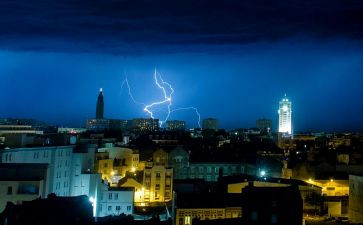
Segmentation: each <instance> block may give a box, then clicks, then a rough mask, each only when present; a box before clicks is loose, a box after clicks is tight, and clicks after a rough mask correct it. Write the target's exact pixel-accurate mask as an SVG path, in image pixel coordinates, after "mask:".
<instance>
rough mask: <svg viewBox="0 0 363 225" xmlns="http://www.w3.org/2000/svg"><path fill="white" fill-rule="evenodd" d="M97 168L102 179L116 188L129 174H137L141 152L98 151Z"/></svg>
mask: <svg viewBox="0 0 363 225" xmlns="http://www.w3.org/2000/svg"><path fill="white" fill-rule="evenodd" d="M96 168H97V171H98V173H99V174H102V179H103V180H106V181H107V182H108V183H109V184H110V185H111V186H116V185H117V184H118V182H119V180H120V179H122V178H124V177H125V176H126V173H127V172H132V173H135V172H136V171H138V170H139V169H140V168H139V152H138V151H137V150H132V149H129V148H119V147H112V148H101V149H98V153H97V162H96Z"/></svg>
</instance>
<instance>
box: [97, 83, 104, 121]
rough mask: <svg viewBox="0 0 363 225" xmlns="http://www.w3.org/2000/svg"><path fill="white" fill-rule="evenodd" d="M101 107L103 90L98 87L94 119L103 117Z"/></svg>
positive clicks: (102, 106)
mask: <svg viewBox="0 0 363 225" xmlns="http://www.w3.org/2000/svg"><path fill="white" fill-rule="evenodd" d="M103 109H104V103H103V91H102V88H100V93H99V94H98V98H97V106H96V119H103Z"/></svg>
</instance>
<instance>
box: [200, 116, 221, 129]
mask: <svg viewBox="0 0 363 225" xmlns="http://www.w3.org/2000/svg"><path fill="white" fill-rule="evenodd" d="M202 128H203V130H215V131H217V130H218V129H219V123H218V120H217V119H214V118H207V119H204V120H203V123H202Z"/></svg>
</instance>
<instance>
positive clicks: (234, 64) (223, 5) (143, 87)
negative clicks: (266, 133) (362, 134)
mask: <svg viewBox="0 0 363 225" xmlns="http://www.w3.org/2000/svg"><path fill="white" fill-rule="evenodd" d="M155 68H157V70H158V71H159V72H160V73H161V74H162V76H163V79H164V81H167V82H169V83H170V84H171V85H172V86H173V88H174V89H175V94H174V96H173V105H174V107H175V108H178V107H187V106H194V107H197V108H198V109H199V111H200V113H201V116H202V118H206V117H216V118H218V119H219V120H220V124H221V126H222V127H224V128H237V127H254V126H255V120H256V119H257V118H260V117H266V118H271V119H273V121H274V128H275V129H276V123H277V110H278V102H279V100H280V99H281V98H282V97H283V95H284V94H285V93H286V94H287V95H288V97H289V98H290V99H291V101H292V102H293V121H294V125H293V126H294V130H295V131H306V130H312V131H320V130H322V131H348V130H353V131H362V130H363V129H362V128H363V102H362V96H363V88H362V86H363V1H361V0H357V1H351V0H344V1H343V0H340V1H338V0H320V1H316V0H304V1H297V0H275V1H267V0H265V1H262V0H255V1H213V0H208V1H207V0H198V1H195V0H194V1H189V0H186V1H170V0H168V1H166V0H165V1H161V0H152V1H151V0H150V1H148V0H145V1H137V0H123V1H122V0H103V1H96V0H69V1H68V0H63V1H49V0H37V1H35V0H16V1H14V0H0V91H1V95H0V103H1V104H0V117H25V118H35V119H39V120H43V121H47V122H50V123H53V124H58V125H64V126H83V125H84V123H85V120H86V119H87V118H92V117H94V116H95V107H96V99H97V95H98V89H99V88H100V87H102V88H103V90H104V96H105V116H106V117H107V118H119V119H131V118H134V117H146V116H147V114H145V113H144V112H143V107H142V106H140V105H136V104H134V103H133V102H132V101H131V99H130V97H129V95H128V90H127V88H125V87H124V88H123V89H121V83H122V82H123V80H124V79H125V76H127V77H128V80H129V83H130V85H131V87H132V93H133V95H134V97H135V99H136V100H138V101H140V102H144V103H152V102H154V101H159V100H161V99H162V98H163V95H162V92H161V90H160V89H158V87H157V86H156V85H155V83H154V80H153V72H154V69H155ZM171 119H184V120H186V121H187V123H188V125H189V127H194V126H196V125H197V117H196V116H195V114H194V113H193V111H180V112H176V113H174V114H172V116H171Z"/></svg>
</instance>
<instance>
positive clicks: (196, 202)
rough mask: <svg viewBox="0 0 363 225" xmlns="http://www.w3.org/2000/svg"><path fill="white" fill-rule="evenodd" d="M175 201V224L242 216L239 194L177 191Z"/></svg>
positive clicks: (184, 224)
mask: <svg viewBox="0 0 363 225" xmlns="http://www.w3.org/2000/svg"><path fill="white" fill-rule="evenodd" d="M175 202H176V206H175V225H192V224H193V220H194V219H199V220H203V221H204V220H222V219H232V218H241V217H242V207H241V206H242V195H241V194H219V193H198V194H196V193H177V195H176V200H175Z"/></svg>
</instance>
